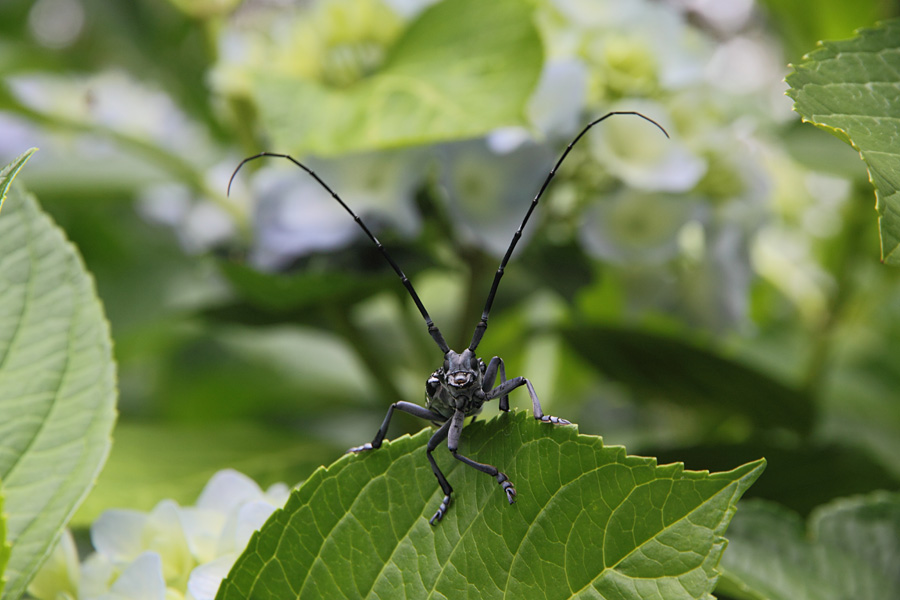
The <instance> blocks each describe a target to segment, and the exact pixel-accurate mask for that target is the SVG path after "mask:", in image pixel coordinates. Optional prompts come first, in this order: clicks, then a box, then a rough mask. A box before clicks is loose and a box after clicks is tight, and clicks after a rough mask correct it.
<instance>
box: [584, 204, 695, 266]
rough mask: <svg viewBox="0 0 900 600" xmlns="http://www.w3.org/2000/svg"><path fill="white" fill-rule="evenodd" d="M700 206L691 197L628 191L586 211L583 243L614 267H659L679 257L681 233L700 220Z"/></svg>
mask: <svg viewBox="0 0 900 600" xmlns="http://www.w3.org/2000/svg"><path fill="white" fill-rule="evenodd" d="M699 205H700V204H699V201H698V200H697V199H695V198H690V197H687V196H681V195H677V196H676V195H672V194H661V193H647V192H641V191H637V190H632V189H625V190H623V191H622V192H620V193H618V194H617V195H615V196H614V197H612V198H609V199H603V200H599V201H597V202H595V203H594V204H593V205H592V206H591V207H590V208H589V209H588V210H587V211H586V213H585V220H584V224H583V225H582V227H581V229H580V237H581V241H582V243H583V244H584V246H585V248H586V249H587V251H588V252H590V253H591V254H593V255H594V256H596V257H598V258H601V259H603V260H605V261H607V262H610V263H613V264H619V265H658V264H661V263H663V262H665V261H667V260H669V259H671V258H672V257H674V256H675V255H676V254H677V253H678V248H679V246H678V236H679V232H680V231H681V229H682V228H683V227H684V226H685V225H686V224H687V223H688V222H690V221H691V220H692V219H694V218H696V216H697V213H698V210H699V208H698V207H699Z"/></svg>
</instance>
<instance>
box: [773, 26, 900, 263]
mask: <svg viewBox="0 0 900 600" xmlns="http://www.w3.org/2000/svg"><path fill="white" fill-rule="evenodd" d="M787 82H788V84H789V85H790V86H791V89H790V90H788V95H789V96H790V97H791V98H793V99H794V110H796V111H797V112H798V113H800V114H801V115H802V116H803V119H804V120H806V121H810V122H812V123H814V124H815V125H817V126H819V127H822V128H823V129H826V130H828V131H831V132H833V133H835V134H836V135H838V136H839V137H841V138H843V139H844V140H846V141H847V142H849V143H850V144H851V145H852V146H853V147H854V148H855V149H856V150H858V151H859V153H860V156H861V157H862V159H863V160H864V161H865V162H866V165H867V166H868V169H869V178H870V179H871V181H872V183H873V184H874V186H875V194H876V197H877V203H876V209H877V210H878V214H879V227H880V231H881V259H882V260H883V261H884V262H885V263H887V264H891V265H900V252H896V251H897V249H898V248H900V149H898V148H897V144H896V139H897V138H898V136H900V103H898V102H897V86H898V85H900V20H891V21H886V22H884V23H882V24H881V25H880V26H879V27H877V28H874V29H863V30H860V31H859V33H858V34H857V36H856V37H855V38H853V39H850V40H843V41H839V42H824V43H823V44H822V46H821V47H820V48H818V49H817V50H816V51H815V52H812V53H811V54H810V55H809V56H808V57H807V59H806V60H805V61H804V62H802V63H801V64H799V65H796V66H794V72H793V73H791V74H790V75H788V76H787Z"/></svg>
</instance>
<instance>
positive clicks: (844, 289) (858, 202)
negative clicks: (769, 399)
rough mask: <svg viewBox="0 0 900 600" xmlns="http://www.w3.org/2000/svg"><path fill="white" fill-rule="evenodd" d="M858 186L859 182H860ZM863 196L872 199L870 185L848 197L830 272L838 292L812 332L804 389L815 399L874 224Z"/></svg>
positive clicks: (823, 378)
mask: <svg viewBox="0 0 900 600" xmlns="http://www.w3.org/2000/svg"><path fill="white" fill-rule="evenodd" d="M857 188H859V186H857ZM863 200H871V188H870V187H869V188H868V189H866V190H861V189H855V190H854V194H853V197H852V198H851V199H850V200H849V201H848V203H847V208H846V211H845V215H844V216H845V219H844V228H845V231H844V234H843V236H842V237H843V242H844V243H843V248H842V249H841V250H842V251H841V252H840V253H839V255H838V256H837V258H836V259H835V261H836V262H835V265H834V267H833V268H832V269H831V272H832V273H833V274H834V277H835V286H836V292H835V294H834V296H833V297H832V298H831V302H830V305H829V307H828V313H827V315H826V317H825V319H824V320H823V321H822V323H821V324H820V325H819V327H818V328H817V329H816V331H814V332H813V339H812V353H811V355H810V358H809V362H808V363H807V367H806V373H805V375H804V377H803V384H802V389H803V390H804V391H806V392H807V393H809V395H810V397H812V398H813V399H814V400H815V399H816V398H817V396H819V395H820V394H821V393H822V389H823V387H824V384H825V382H826V379H827V377H828V374H829V373H830V368H829V367H830V364H829V363H830V362H831V359H832V354H833V345H834V332H835V329H836V328H837V326H838V324H839V323H840V321H841V319H842V317H843V316H844V313H845V311H846V309H847V306H848V304H849V300H850V299H851V298H852V297H853V295H854V293H855V289H854V287H855V286H854V284H855V276H856V272H857V263H858V258H859V255H860V253H866V252H868V250H867V249H863V244H862V242H863V241H864V240H866V239H868V238H867V236H866V235H865V231H866V229H867V228H869V227H871V226H872V223H873V222H874V219H873V218H872V216H873V215H872V214H871V208H870V209H869V210H863V206H864V204H863Z"/></svg>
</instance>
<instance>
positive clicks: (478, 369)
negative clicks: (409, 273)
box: [228, 111, 669, 525]
mask: <svg viewBox="0 0 900 600" xmlns="http://www.w3.org/2000/svg"><path fill="white" fill-rule="evenodd" d="M615 115H633V116H637V117H640V118H642V119H644V120H645V121H649V122H650V123H652V124H653V125H655V126H656V127H657V128H659V129H660V131H662V132H663V133H664V134H665V135H666V137H669V134H668V133H667V132H666V130H665V129H664V128H663V127H662V126H661V125H660V124H659V123H657V122H656V121H654V120H653V119H651V118H649V117H646V116H644V115H642V114H641V113H639V112H634V111H614V112H610V113H607V114H605V115H603V116H602V117H600V118H599V119H596V120H594V121H591V122H590V123H588V124H587V126H585V128H584V129H582V130H581V133H579V134H578V135H577V136H576V137H575V139H574V140H572V141H571V142H570V143H569V145H568V146H566V149H565V150H564V151H563V153H562V155H561V156H560V157H559V159H558V160H557V161H556V165H555V166H554V167H553V168H552V169H551V170H550V173H549V174H548V175H547V178H546V179H545V180H544V183H543V184H542V185H541V187H540V189H539V190H538V193H537V195H536V196H535V197H534V200H532V201H531V206H529V207H528V211H527V212H526V213H525V218H524V219H522V224H521V225H519V228H518V229H517V230H516V233H515V234H514V235H513V238H512V241H511V242H510V244H509V248H507V250H506V254H504V256H503V259H502V260H501V261H500V267H499V268H498V269H497V273H496V274H495V275H494V282H493V283H492V284H491V290H490V292H489V293H488V297H487V301H485V303H484V311H483V312H482V314H481V320H480V321H479V322H478V324H477V325H476V326H475V333H474V334H473V335H472V342H471V343H470V344H469V347H468V348H466V349H465V350H463V351H462V352H455V351H453V350H451V349H450V347H449V346H448V345H447V342H445V341H444V336H443V335H441V331H440V330H439V329H438V328H437V325H435V324H434V322H433V321H432V320H431V317H430V316H428V311H426V310H425V305H423V304H422V301H421V300H420V299H419V296H418V294H416V290H415V289H413V285H412V283H411V282H410V281H409V279H408V278H407V277H406V275H405V274H404V273H403V271H402V270H401V269H400V267H399V266H398V265H397V263H396V262H394V259H393V258H391V255H390V254H388V251H387V250H386V249H385V248H384V246H382V245H381V242H379V241H378V238H376V237H375V236H374V235H373V234H372V232H371V231H369V228H368V227H366V224H365V223H363V221H362V219H360V218H359V216H358V215H357V214H356V213H355V212H353V210H351V209H350V207H349V206H347V204H346V203H345V202H344V201H343V200H342V199H341V198H340V196H338V195H337V193H335V192H334V190H332V189H331V188H330V187H329V186H328V184H327V183H325V182H324V181H323V180H322V179H320V178H319V176H318V175H316V173H315V172H313V171H312V170H311V169H309V168H308V167H307V166H306V165H304V164H302V163H301V162H300V161H298V160H297V159H295V158H293V157H292V156H289V155H287V154H277V153H274V152H260V153H259V154H256V155H254V156H250V157H248V158H245V159H244V160H242V161H241V163H240V164H239V165H238V166H237V168H236V169H235V170H234V173H232V175H231V179H230V180H229V182H228V192H229V193H230V192H231V184H232V182H233V181H234V178H235V176H236V175H237V173H238V171H240V169H241V167H243V166H244V165H245V164H246V163H248V162H250V161H252V160H256V159H258V158H262V157H264V156H270V157H275V158H284V159H287V160H289V161H291V162H292V163H294V164H295V165H296V166H298V167H300V168H301V169H303V170H304V171H305V172H306V173H307V174H308V175H309V176H310V177H312V178H313V179H315V180H316V181H317V182H318V183H319V185H321V186H322V187H323V188H324V189H325V190H326V191H327V192H328V193H330V194H331V197H332V198H334V199H335V200H336V201H337V202H338V204H340V205H341V206H342V207H343V208H344V210H346V211H347V213H349V214H350V216H351V217H353V220H354V221H356V224H357V225H359V226H360V228H361V229H362V230H363V231H364V232H365V234H366V236H368V238H369V239H370V240H372V242H373V243H374V244H375V246H376V247H377V248H378V250H379V251H380V252H381V254H382V256H384V258H385V260H387V262H388V263H389V264H390V265H391V267H392V268H393V269H394V271H395V272H396V273H397V276H399V277H400V281H401V282H402V283H403V285H404V286H405V287H406V290H407V291H408V292H409V295H410V296H411V297H412V300H413V302H415V304H416V308H418V309H419V312H420V313H422V318H424V319H425V325H426V326H427V327H428V333H429V334H430V335H431V337H432V338H433V339H434V341H435V342H436V343H437V345H438V347H439V348H440V349H441V352H443V353H444V364H443V366H442V367H441V368H439V369H438V370H436V371H435V372H434V373H432V374H431V377H429V378H428V381H427V382H426V383H425V406H424V407H423V406H419V405H418V404H413V403H411V402H404V401H402V400H401V401H398V402H394V403H393V404H391V406H390V407H389V408H388V411H387V415H385V417H384V422H383V423H382V424H381V427H380V428H379V429H378V433H376V434H375V439H373V440H372V441H371V442H367V443H365V444H363V445H362V446H356V447H354V448H350V449H349V450H347V452H348V453H350V452H352V453H354V454H358V453H360V452H365V451H367V450H374V449H375V448H379V447H381V444H382V442H383V441H384V436H385V435H386V434H387V430H388V426H389V425H390V423H391V416H393V414H394V411H395V410H400V411H403V412H406V413H409V414H411V415H413V416H416V417H419V418H420V419H425V420H426V421H431V422H432V423H433V424H434V425H436V426H438V429H437V431H435V433H434V435H432V436H431V439H430V440H428V445H427V449H426V454H427V456H428V461H429V462H430V463H431V470H432V471H434V476H435V477H437V480H438V483H439V484H440V486H441V490H443V492H444V499H443V501H442V502H441V505H440V506H439V507H438V509H437V512H435V513H434V516H433V517H431V519H430V520H429V523H430V524H431V525H434V524H435V522H437V521H440V520H441V519H442V518H443V517H444V515H445V514H446V513H447V509H448V508H449V507H450V496H451V494H452V493H453V488H452V487H451V486H450V483H449V482H448V481H447V478H446V477H445V476H444V474H443V473H442V472H441V469H440V468H439V467H438V465H437V463H436V462H435V460H434V457H433V456H432V454H431V453H432V452H433V451H434V450H435V449H436V448H437V447H438V446H439V445H440V443H441V442H443V441H444V440H447V448H448V449H449V450H450V453H451V454H452V455H453V457H454V458H456V459H457V460H459V461H461V462H463V463H465V464H467V465H469V466H470V467H473V468H475V469H478V470H479V471H481V472H482V473H487V474H488V475H490V476H491V477H494V478H496V480H497V483H499V484H500V487H501V488H502V489H503V491H504V492H506V498H507V500H509V503H510V504H513V503H514V502H515V500H516V490H515V488H514V487H513V484H512V482H511V481H510V480H509V478H508V477H507V476H506V474H505V473H501V472H500V471H499V470H498V469H497V467H495V466H493V465H488V464H484V463H480V462H476V461H474V460H472V459H471V458H468V457H467V456H463V455H462V454H460V453H459V452H458V448H459V438H460V434H461V433H462V429H463V422H464V421H465V419H466V417H472V416H475V415H477V414H478V413H480V412H481V408H482V405H483V404H484V403H485V402H487V401H489V400H493V399H494V398H499V399H500V410H502V411H509V395H508V394H509V392H511V391H512V390H514V389H516V388H518V387H521V386H523V385H524V386H525V388H526V389H527V390H528V395H529V396H530V397H531V409H532V411H533V413H534V418H535V419H537V420H538V421H541V422H542V423H552V424H555V425H570V424H571V423H570V422H569V421H567V420H565V419H560V418H559V417H553V416H550V415H545V414H544V411H543V410H541V403H540V402H539V401H538V397H537V393H536V392H535V391H534V386H533V385H531V382H530V381H529V380H527V379H526V378H524V377H514V378H512V379H507V378H506V369H505V367H504V365H503V359H502V358H500V357H498V356H495V357H494V358H492V359H491V361H490V362H489V363H488V364H487V365H485V364H484V361H483V360H481V359H480V358H478V356H476V354H475V350H476V348H478V344H479V343H480V342H481V338H482V337H483V336H484V332H485V330H486V329H487V324H488V316H489V315H490V313H491V306H492V305H493V304H494V297H495V296H496V295H497V286H498V285H500V279H501V278H502V277H503V270H504V269H505V268H506V264H507V263H508V262H509V259H510V257H511V256H512V253H513V250H514V249H515V247H516V244H517V243H518V242H519V238H520V237H522V230H523V229H524V228H525V224H526V223H528V219H529V218H530V217H531V213H532V212H534V209H535V207H537V204H538V201H539V200H540V199H541V196H542V195H543V194H544V190H546V189H547V186H548V185H549V184H550V181H551V180H552V179H553V176H554V175H556V171H557V169H559V167H560V165H562V163H563V161H564V160H565V159H566V156H568V155H569V152H570V151H571V150H572V147H573V146H575V144H576V143H577V142H578V140H580V139H581V138H582V137H583V136H584V135H585V134H586V133H587V132H588V130H590V129H591V127H593V126H594V125H597V124H598V123H601V122H603V121H605V120H606V119H608V118H609V117H612V116H615ZM498 373H499V375H500V385H498V386H497V387H494V383H495V382H496V380H497V375H498Z"/></svg>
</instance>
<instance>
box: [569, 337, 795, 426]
mask: <svg viewBox="0 0 900 600" xmlns="http://www.w3.org/2000/svg"><path fill="white" fill-rule="evenodd" d="M564 337H565V339H566V341H568V342H569V344H570V345H571V346H572V348H573V349H574V350H576V351H577V352H578V353H579V355H580V356H581V357H582V358H583V359H584V360H585V361H587V362H588V363H589V364H590V365H592V366H594V367H595V368H597V369H598V370H599V371H600V372H602V373H603V374H604V375H606V376H607V377H609V378H610V379H613V380H614V381H620V382H622V383H625V384H626V385H629V386H632V387H633V388H634V389H636V390H639V391H640V393H641V394H642V395H643V396H644V397H649V398H662V399H666V400H669V401H672V402H676V403H678V404H681V405H684V406H691V407H696V408H698V409H702V410H705V411H715V412H719V413H724V414H726V415H733V414H738V415H741V416H743V417H745V418H747V419H749V420H750V421H751V422H753V423H754V424H757V425H762V426H767V427H771V426H781V427H789V428H791V429H794V430H796V431H801V432H805V431H808V430H809V428H810V427H811V426H812V422H813V405H812V400H811V399H810V398H809V396H807V395H806V394H804V393H802V392H800V391H799V390H796V389H793V388H791V387H790V386H788V385H786V384H784V383H781V382H780V381H778V380H777V379H774V378H772V377H770V376H768V375H766V374H764V373H762V372H760V371H757V370H755V369H753V368H751V367H748V366H745V365H743V364H741V363H739V362H737V361H735V360H731V359H729V358H726V357H724V356H721V355H719V354H717V353H716V352H714V351H713V350H708V349H705V348H702V347H700V346H698V345H696V344H693V343H690V342H688V341H686V340H682V339H676V338H673V337H669V336H665V335H658V334H654V333H650V332H646V331H637V330H629V329H624V328H619V327H605V326H597V325H591V326H583V327H579V328H577V329H575V328H573V329H569V330H566V331H564Z"/></svg>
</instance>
